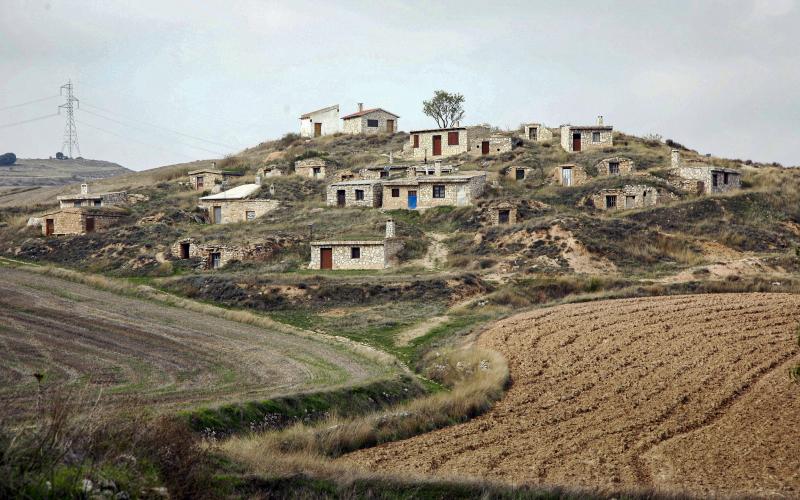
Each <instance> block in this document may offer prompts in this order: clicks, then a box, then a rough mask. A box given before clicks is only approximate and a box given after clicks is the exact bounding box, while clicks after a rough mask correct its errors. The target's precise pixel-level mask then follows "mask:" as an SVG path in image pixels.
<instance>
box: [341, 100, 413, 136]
mask: <svg viewBox="0 0 800 500" xmlns="http://www.w3.org/2000/svg"><path fill="white" fill-rule="evenodd" d="M359 108H361V105H359ZM398 118H400V117H399V116H397V115H396V114H394V113H390V112H388V111H386V110H385V109H381V108H374V109H366V110H362V109H359V110H358V111H357V112H355V113H353V114H352V115H347V116H344V117H342V132H344V133H345V134H353V135H355V134H393V133H395V132H397V130H398V128H397V119H398Z"/></svg>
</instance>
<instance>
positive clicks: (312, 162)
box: [294, 158, 334, 180]
mask: <svg viewBox="0 0 800 500" xmlns="http://www.w3.org/2000/svg"><path fill="white" fill-rule="evenodd" d="M333 172H334V168H333V166H332V165H330V164H329V163H328V162H327V161H325V160H323V159H322V158H308V159H306V160H298V161H296V162H294V173H295V174H297V175H299V176H300V177H309V178H311V179H319V180H325V179H327V178H328V177H330V176H332V175H333Z"/></svg>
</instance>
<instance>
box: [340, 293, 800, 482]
mask: <svg viewBox="0 0 800 500" xmlns="http://www.w3.org/2000/svg"><path fill="white" fill-rule="evenodd" d="M798 324H800V296H797V295H788V294H722V295H694V296H678V297H655V298H643V299H627V300H613V301H602V302H593V303H584V304H570V305H564V306H558V307H553V308H548V309H541V310H537V311H533V312H530V313H524V314H520V315H517V316H515V317H512V318H509V319H508V320H505V321H503V322H501V323H498V324H497V325H496V326H495V327H493V328H492V329H491V330H489V331H487V332H486V333H484V334H483V335H482V336H481V337H480V339H479V340H478V343H479V344H482V345H484V346H487V347H490V348H492V349H495V350H498V351H500V352H501V353H503V354H504V355H505V356H506V357H507V359H508V360H509V364H510V367H511V374H512V378H513V385H512V387H511V389H510V390H509V392H508V393H507V395H506V396H505V398H504V399H503V400H502V401H501V402H499V403H498V404H497V405H496V406H495V407H494V408H493V409H492V410H490V411H489V412H488V413H487V414H485V415H483V416H481V417H478V418H476V419H474V420H472V421H470V422H467V423H465V424H462V425H457V426H454V427H450V428H446V429H442V430H439V431H435V432H432V433H429V434H425V435H422V436H418V437H416V438H412V439H408V440H405V441H401V442H395V443H389V444H386V445H383V446H379V447H376V448H372V449H367V450H363V451H360V452H356V453H353V454H351V455H348V456H346V457H344V458H343V460H349V461H353V462H357V463H360V464H362V465H365V466H367V467H368V468H371V469H375V470H392V471H413V472H417V473H430V474H442V475H453V474H454V475H465V476H478V477H485V478H492V479H502V480H508V481H513V482H525V483H548V484H554V483H556V484H562V485H575V486H588V487H595V488H615V489H616V488H625V487H652V488H656V489H663V490H670V491H674V490H685V491H689V492H692V493H695V494H703V493H708V492H722V493H725V492H728V493H734V492H735V493H739V494H746V495H779V496H790V497H792V496H800V384H796V383H792V382H791V381H790V380H789V376H788V369H789V367H790V366H791V365H792V364H793V363H797V362H798V361H800V348H798V344H797V329H798Z"/></svg>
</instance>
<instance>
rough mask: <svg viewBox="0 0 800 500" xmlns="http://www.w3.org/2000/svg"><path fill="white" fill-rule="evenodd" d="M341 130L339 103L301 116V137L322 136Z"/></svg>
mask: <svg viewBox="0 0 800 500" xmlns="http://www.w3.org/2000/svg"><path fill="white" fill-rule="evenodd" d="M338 131H339V105H338V104H335V105H333V106H328V107H327V108H322V109H318V110H316V111H312V112H310V113H305V114H303V115H301V116H300V137H321V136H323V135H331V134H335V133H337V132H338Z"/></svg>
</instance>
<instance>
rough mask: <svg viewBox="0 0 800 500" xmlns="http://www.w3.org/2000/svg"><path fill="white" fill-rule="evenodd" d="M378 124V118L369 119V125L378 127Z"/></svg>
mask: <svg viewBox="0 0 800 500" xmlns="http://www.w3.org/2000/svg"><path fill="white" fill-rule="evenodd" d="M377 126H378V120H367V127H371V128H376V127H377Z"/></svg>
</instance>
